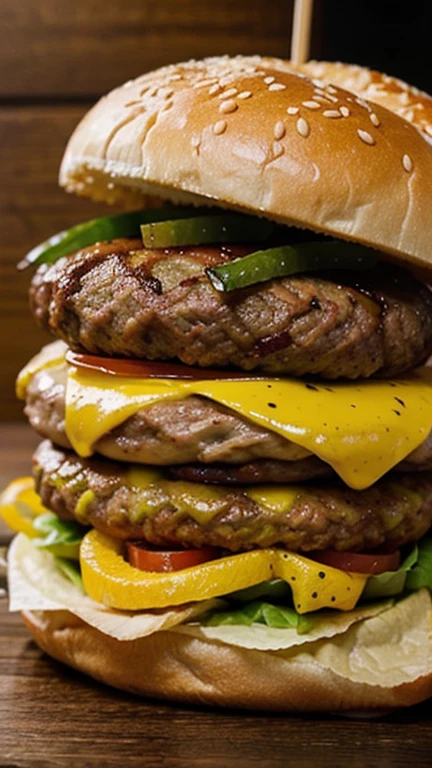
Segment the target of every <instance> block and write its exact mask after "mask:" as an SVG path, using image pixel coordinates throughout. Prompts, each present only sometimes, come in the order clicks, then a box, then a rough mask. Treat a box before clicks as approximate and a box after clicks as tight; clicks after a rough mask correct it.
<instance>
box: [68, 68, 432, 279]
mask: <svg viewBox="0 0 432 768" xmlns="http://www.w3.org/2000/svg"><path fill="white" fill-rule="evenodd" d="M290 66H291V65H290V64H289V62H282V61H279V60H274V59H262V58H260V57H236V58H229V57H219V58H212V59H205V60H203V61H190V62H187V63H184V64H179V65H176V66H168V67H164V68H162V69H159V70H156V71H155V72H151V73H149V74H146V75H143V76H142V77H139V78H138V79H136V80H134V81H130V82H128V83H126V84H125V85H123V86H122V87H120V88H117V89H116V90H114V91H112V92H111V93H110V94H108V96H106V97H104V98H102V99H101V100H100V101H99V102H98V104H96V105H95V106H94V107H93V109H92V110H90V112H89V113H88V114H87V115H86V117H85V118H84V119H83V120H82V122H81V123H80V125H79V126H78V128H77V129H76V131H75V132H74V134H73V136H72V138H71V139H70V142H69V145H68V147H67V149H66V153H65V156H64V158H63V162H62V166H61V170H60V183H61V184H62V185H63V186H65V187H66V188H67V189H68V190H69V191H74V192H77V193H78V194H83V195H87V196H89V197H92V198H93V199H95V200H105V201H108V202H114V201H121V202H123V203H126V204H128V205H144V206H148V205H151V204H154V200H155V198H156V199H158V200H161V199H162V200H170V201H173V202H177V203H193V204H207V205H217V206H220V207H224V208H233V209H236V210H240V211H246V212H250V213H256V214H258V215H262V216H266V217H267V218H270V219H274V220H275V221H278V222H282V223H286V224H294V225H296V226H300V227H304V228H310V229H313V230H316V231H319V232H325V233H329V234H332V235H336V236H337V237H341V238H346V239H349V240H354V241H358V242H362V243H365V244H368V245H371V246H373V247H376V248H378V249H381V250H383V251H386V252H388V253H390V254H393V255H395V256H398V257H402V258H404V259H406V258H408V259H409V260H410V261H412V262H413V263H414V264H417V265H420V266H426V267H429V268H430V266H431V263H432V256H431V249H430V241H431V236H432V217H431V212H432V211H431V200H432V149H431V146H430V144H429V143H428V142H427V141H425V140H424V138H423V136H422V135H421V134H420V132H419V131H418V130H416V128H415V127H413V126H412V125H410V123H409V122H407V121H406V120H404V119H402V118H401V117H399V116H398V115H396V114H393V113H392V112H390V111H388V110H387V109H385V108H383V107H382V106H380V105H375V104H371V103H369V102H367V101H364V100H363V99H361V98H359V97H357V96H355V95H354V93H351V92H348V91H345V90H342V89H341V88H340V87H337V86H334V85H328V84H326V83H325V82H324V81H323V80H315V79H312V80H311V79H309V78H308V77H307V76H305V75H304V74H303V73H293V72H292V71H290Z"/></svg>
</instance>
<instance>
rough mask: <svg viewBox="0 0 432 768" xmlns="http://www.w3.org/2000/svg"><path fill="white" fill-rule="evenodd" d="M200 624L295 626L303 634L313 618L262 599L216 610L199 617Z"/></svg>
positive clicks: (281, 627) (312, 622)
mask: <svg viewBox="0 0 432 768" xmlns="http://www.w3.org/2000/svg"><path fill="white" fill-rule="evenodd" d="M201 624H204V626H209V627H218V626H221V625H227V624H228V625H243V626H247V627H250V626H251V625H252V624H265V625H266V626H267V627H272V628H275V629H287V628H290V629H292V628H296V629H297V632H298V633H299V634H304V633H306V632H309V630H310V629H311V628H312V627H313V625H314V620H313V619H312V618H311V616H310V614H308V615H304V616H300V615H299V614H298V613H297V612H296V611H295V610H294V608H288V607H286V606H283V605H274V604H272V603H269V602H266V601H264V600H253V601H252V602H248V603H245V604H243V605H242V606H241V607H240V608H234V609H231V610H223V611H216V612H215V613H212V614H210V615H209V616H208V617H205V616H204V617H201Z"/></svg>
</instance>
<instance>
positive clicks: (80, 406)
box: [18, 345, 432, 490]
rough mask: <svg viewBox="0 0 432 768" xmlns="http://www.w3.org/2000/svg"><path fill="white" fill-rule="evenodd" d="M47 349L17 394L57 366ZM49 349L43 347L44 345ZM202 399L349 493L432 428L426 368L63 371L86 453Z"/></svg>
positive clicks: (78, 442) (69, 413) (69, 424)
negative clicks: (396, 372)
mask: <svg viewBox="0 0 432 768" xmlns="http://www.w3.org/2000/svg"><path fill="white" fill-rule="evenodd" d="M50 347H53V352H52V355H51V357H50V355H49V353H47V352H46V350H45V351H44V352H43V355H42V358H41V359H40V362H39V364H38V362H37V358H34V359H33V360H32V361H31V363H30V364H29V366H31V371H30V373H29V370H28V368H29V366H26V368H25V369H24V370H23V371H22V372H21V374H20V376H19V378H18V390H19V392H20V395H21V396H23V395H24V393H25V387H26V385H27V384H28V381H29V378H30V377H31V375H33V374H34V373H35V372H36V371H37V370H40V369H43V368H44V367H46V366H47V365H52V364H53V362H52V358H54V359H55V361H56V362H58V359H59V353H61V350H60V349H59V347H58V346H57V347H55V345H50ZM48 349H49V348H48ZM189 395H200V396H201V397H206V398H209V399H210V400H213V401H215V402H218V403H221V404H222V405H224V406H226V407H227V408H230V409H232V410H234V411H237V413H239V414H241V415H242V416H244V417H246V418H248V419H250V420H251V421H253V422H256V423H257V424H260V425H261V426H263V427H266V428H267V429H269V430H271V431H273V432H276V433H278V434H279V435H282V436H283V437H285V438H286V439H287V440H290V441H291V442H293V443H296V444H297V445H300V446H302V447H304V448H305V449H306V450H308V451H310V452H311V453H313V454H315V455H316V456H318V457H319V458H321V459H322V460H323V461H325V462H326V463H327V464H330V466H331V467H333V469H334V470H335V472H337V474H338V475H339V476H340V477H341V478H342V480H343V481H344V482H345V483H346V484H347V485H349V486H350V487H351V488H354V489H357V490H361V489H363V488H368V487H369V486H371V485H373V483H374V482H376V481H377V480H378V479H379V478H380V477H382V476H383V475H384V474H386V472H388V471H389V470H390V469H392V468H393V467H394V466H395V465H396V464H398V463H399V462H400V461H402V460H403V459H404V458H406V457H407V456H408V455H409V454H410V453H411V452H412V451H413V450H415V448H417V447H418V446H419V445H420V444H421V443H422V442H424V440H426V438H427V437H428V435H429V432H430V430H431V428H432V369H429V368H419V369H417V370H416V371H413V372H412V373H410V374H408V375H406V376H404V377H403V378H399V379H397V380H392V381H376V380H375V381H355V382H348V383H347V382H342V383H340V382H318V383H317V382H313V383H312V382H305V381H301V380H294V379H283V378H269V379H256V380H253V379H246V380H245V379H237V380H228V379H223V380H221V379H219V380H205V381H195V380H185V379H182V380H180V379H156V378H151V379H139V378H129V377H122V376H113V375H112V374H107V373H102V372H94V371H90V370H86V369H82V368H77V367H74V366H69V373H68V383H67V393H66V431H67V434H68V437H69V440H70V441H71V443H72V445H73V447H74V449H75V451H76V452H77V453H78V454H79V455H80V456H90V455H91V454H92V453H93V446H94V445H95V444H96V443H97V441H98V440H99V439H100V438H101V437H103V436H104V435H105V434H107V433H108V432H110V431H111V430H112V429H114V428H115V427H117V426H119V425H120V424H122V423H123V422H124V421H126V419H128V418H129V417H130V416H133V415H134V414H135V413H137V412H138V411H139V410H141V409H143V408H146V407H148V406H149V405H151V404H152V403H156V402H160V401H163V400H180V399H183V398H186V397H188V396H189Z"/></svg>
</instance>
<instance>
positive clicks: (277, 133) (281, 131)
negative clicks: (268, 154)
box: [273, 120, 285, 141]
mask: <svg viewBox="0 0 432 768" xmlns="http://www.w3.org/2000/svg"><path fill="white" fill-rule="evenodd" d="M273 135H274V137H275V139H276V141H279V139H283V137H284V136H285V126H284V124H283V122H282V120H278V121H277V123H276V125H275V127H274V131H273Z"/></svg>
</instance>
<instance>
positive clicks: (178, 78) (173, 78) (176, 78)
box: [168, 75, 182, 80]
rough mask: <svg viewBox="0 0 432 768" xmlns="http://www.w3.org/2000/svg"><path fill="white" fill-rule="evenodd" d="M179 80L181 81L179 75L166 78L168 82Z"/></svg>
mask: <svg viewBox="0 0 432 768" xmlns="http://www.w3.org/2000/svg"><path fill="white" fill-rule="evenodd" d="M181 79H182V76H181V75H170V76H169V78H168V80H181Z"/></svg>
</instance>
